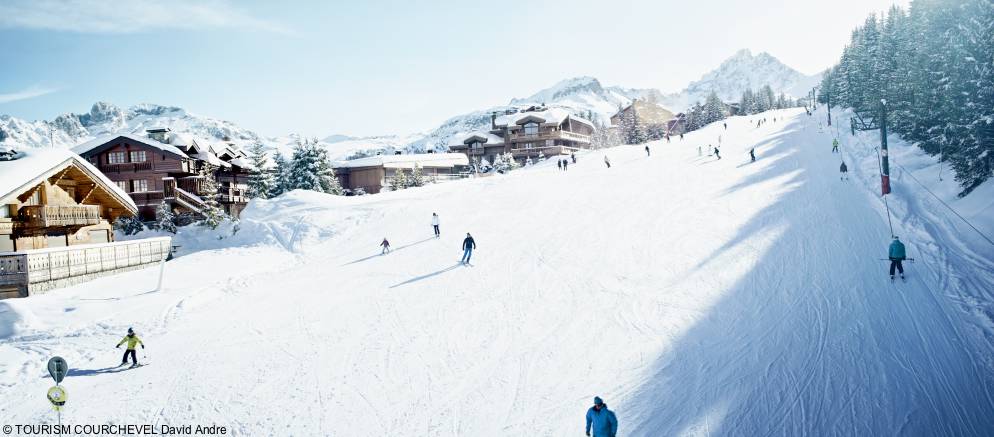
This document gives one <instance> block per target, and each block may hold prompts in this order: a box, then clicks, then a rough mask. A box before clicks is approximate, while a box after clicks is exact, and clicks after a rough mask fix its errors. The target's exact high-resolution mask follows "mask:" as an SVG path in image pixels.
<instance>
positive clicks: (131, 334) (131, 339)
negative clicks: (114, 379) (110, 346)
mask: <svg viewBox="0 0 994 437" xmlns="http://www.w3.org/2000/svg"><path fill="white" fill-rule="evenodd" d="M125 342H127V343H128V348H127V350H125V351H124V357H123V358H121V365H122V366H123V365H125V364H128V355H131V367H138V356H137V354H135V346H138V345H141V347H142V349H145V343H142V341H141V339H140V338H138V336H137V335H135V330H134V329H133V328H128V335H125V336H124V338H122V339H121V341H120V342H119V343H117V346H115V347H116V348H120V347H121V345H122V344H124V343H125Z"/></svg>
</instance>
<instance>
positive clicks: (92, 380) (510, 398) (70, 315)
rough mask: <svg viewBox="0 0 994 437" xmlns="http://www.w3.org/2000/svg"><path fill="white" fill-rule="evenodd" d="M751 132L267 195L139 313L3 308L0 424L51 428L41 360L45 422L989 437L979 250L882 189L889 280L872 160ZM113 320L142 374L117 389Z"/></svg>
mask: <svg viewBox="0 0 994 437" xmlns="http://www.w3.org/2000/svg"><path fill="white" fill-rule="evenodd" d="M763 116H765V117H767V118H769V119H770V121H769V122H768V123H766V124H765V125H764V126H763V127H761V128H755V122H754V121H755V119H756V118H757V116H752V117H738V118H733V119H731V120H729V121H728V125H729V128H728V130H727V131H725V130H723V129H722V127H721V123H718V124H717V125H712V126H709V127H707V128H705V129H702V130H700V131H697V132H693V133H690V134H688V135H686V138H685V139H684V140H683V141H680V140H678V139H674V140H673V142H672V143H666V142H665V141H664V142H656V143H652V144H651V145H650V149H651V151H652V156H651V157H646V155H645V152H644V150H643V148H642V146H622V147H616V148H613V149H608V150H603V151H596V152H590V153H586V154H583V155H580V156H578V159H579V162H578V163H577V164H576V165H570V166H569V171H567V172H562V171H559V170H557V169H556V167H555V165H554V164H551V161H548V162H545V163H542V164H539V165H536V166H532V167H528V168H525V169H521V170H516V171H513V172H511V173H509V174H507V175H498V176H494V177H488V178H480V179H474V180H467V181H462V182H458V183H449V184H441V185H433V186H428V187H423V188H418V189H409V190H404V191H399V192H391V193H385V194H378V195H372V196H360V197H351V198H343V197H334V196H326V195H322V194H318V193H312V192H300V191H297V192H292V193H290V194H288V195H285V196H283V197H280V198H278V199H275V200H269V201H261V202H253V204H252V205H250V206H249V208H248V209H247V210H246V211H245V215H244V217H243V220H242V224H241V230H240V231H239V232H238V233H237V234H236V235H235V236H233V237H229V238H226V239H224V240H219V241H217V242H216V244H217V246H215V247H217V248H216V249H210V250H202V251H199V252H195V253H191V254H187V255H184V256H182V257H180V258H177V259H176V260H174V261H171V262H169V263H167V264H166V278H165V287H164V289H163V291H161V292H151V290H152V289H153V288H154V286H155V281H156V279H157V278H156V274H157V270H156V269H155V268H150V269H147V270H144V271H138V272H130V273H126V274H122V275H118V276H114V277H106V278H101V279H98V280H96V281H93V282H89V283H86V284H82V285H78V286H75V287H71V288H67V289H63V290H59V291H56V292H53V293H50V294H46V295H41V296H36V297H31V298H27V299H16V300H6V301H2V302H0V336H5V338H3V339H0V387H2V389H0V390H2V392H3V396H0V417H3V418H5V420H6V421H7V422H8V423H41V422H47V423H52V422H54V413H52V411H51V409H50V407H49V406H48V404H47V402H46V400H45V398H44V392H45V390H46V389H47V388H48V387H49V386H50V385H51V381H50V380H48V379H47V376H46V371H45V369H44V365H45V362H46V360H47V359H48V358H49V357H50V356H52V355H61V356H63V357H64V358H66V359H67V360H68V362H69V364H70V366H71V367H72V370H71V372H70V374H69V377H68V378H67V379H66V381H65V382H64V386H65V387H66V388H67V391H68V393H69V399H70V400H69V405H68V408H67V409H66V411H65V412H64V413H63V416H62V421H63V423H81V424H82V423H115V424H144V423H152V424H156V425H162V424H168V425H173V426H177V425H187V424H211V423H215V424H220V425H225V426H227V427H228V428H229V429H231V430H233V433H234V434H235V435H343V436H344V435H347V436H385V435H391V436H394V435H405V436H406V435H410V436H414V435H418V436H421V435H438V436H457V435H458V436H496V435H543V436H544V435H550V436H563V435H582V434H581V433H582V432H583V415H584V413H585V411H586V409H587V408H588V407H589V406H590V403H591V399H592V397H593V396H594V395H599V396H601V397H603V398H604V399H605V400H606V402H607V403H608V404H609V406H610V407H611V408H612V409H613V410H614V411H615V412H616V413H617V415H618V418H619V421H620V430H619V435H624V436H630V435H631V436H664V435H711V434H713V435H749V436H756V435H868V436H869V435H874V436H875V435H978V436H979V435H990V434H991V430H992V429H994V401H992V396H991V386H992V365H994V364H992V363H994V360H992V358H994V352H992V351H994V348H992V344H991V339H992V338H994V336H992V335H991V334H992V333H994V322H992V319H991V314H994V310H992V307H991V296H990V292H991V290H994V265H992V263H991V259H994V249H992V247H991V246H990V245H987V243H986V242H983V241H979V240H978V239H977V238H976V237H975V236H974V235H970V234H969V233H966V232H965V231H963V230H962V229H961V228H960V226H959V225H955V224H954V223H953V222H952V221H949V220H948V219H947V218H946V213H944V212H942V210H941V209H938V207H935V206H934V205H933V204H931V203H927V202H924V201H922V202H917V201H911V200H908V199H910V198H917V197H920V193H921V190H920V189H915V188H913V186H912V185H911V184H908V183H907V182H906V181H904V180H903V179H902V177H900V176H899V177H896V178H895V179H898V180H899V182H895V194H894V195H893V196H890V199H889V202H890V205H891V206H892V207H895V209H896V211H895V213H896V215H895V217H894V220H893V221H894V225H895V232H896V233H897V234H898V235H900V236H901V237H902V239H904V240H905V242H906V244H907V245H908V252H909V256H912V257H915V258H916V259H917V262H916V263H914V264H911V263H908V264H907V271H908V273H909V278H908V282H907V283H901V282H898V283H897V284H891V282H890V280H889V279H888V278H887V277H886V273H885V269H886V267H887V266H886V263H885V262H884V261H879V259H880V258H884V257H885V256H886V249H887V244H888V243H889V239H890V232H889V230H888V227H887V218H886V215H885V213H884V212H883V211H884V210H883V203H882V202H881V200H880V198H879V196H877V195H876V194H875V191H876V189H877V186H876V183H877V179H876V174H875V173H873V171H872V170H873V169H875V168H876V167H875V165H876V164H875V155H872V156H870V155H868V154H867V152H866V151H865V150H859V149H857V146H858V145H859V144H858V141H857V139H856V138H850V137H848V136H847V135H843V136H842V142H843V153H844V156H846V157H847V159H848V160H849V162H850V169H851V173H852V180H851V181H849V182H848V183H845V182H842V181H840V180H839V175H838V164H839V162H838V155H833V154H831V152H830V149H831V138H832V136H831V135H830V133H833V132H834V131H829V130H827V129H825V128H820V127H819V120H823V119H824V114H823V113H821V112H819V113H817V114H816V115H815V116H814V117H808V116H806V115H805V114H804V112H803V111H797V110H792V111H782V112H771V113H768V114H764V115H763ZM774 116H776V117H777V118H778V121H777V122H775V123H774V122H773V121H772V117H774ZM718 135H721V136H722V138H723V147H722V156H723V157H724V159H722V160H720V161H718V160H715V159H714V158H712V157H709V156H706V153H707V144H709V143H711V144H717V137H718ZM859 139H860V140H862V141H869V140H870V139H872V136H870V134H864V135H861V136H860V137H859ZM892 144H893V145H894V146H893V147H894V149H895V152H894V153H895V155H896V156H897V158H895V159H896V160H898V161H904V159H903V158H901V157H902V156H907V157H908V159H907V161H910V160H911V157H914V156H918V155H915V154H914V152H907V154H906V155H902V154H901V153H902V152H899V151H897V149H900V148H901V147H906V146H903V145H902V144H901V143H900V142H898V141H893V142H892ZM698 146H703V149H704V154H705V156H700V157H699V156H698V152H697V150H698ZM752 147H756V154H757V156H758V158H759V160H758V161H757V162H755V163H749V162H748V155H747V152H748V150H749V149H750V148H752ZM864 147H865V146H864ZM604 154H607V155H609V156H610V157H611V162H612V168H610V169H607V168H605V166H604V164H603V156H602V155H604ZM917 159H919V160H922V161H924V160H925V158H922V157H920V156H919V157H918V158H917ZM909 164H910V162H909ZM923 168H924V167H923ZM989 188H990V184H988V185H987V186H985V187H981V189H989ZM988 193H989V192H988ZM968 199H969V198H968ZM954 203H955V202H954ZM901 205H904V206H903V207H902V206H901ZM954 206H958V205H954ZM432 212H437V213H438V214H439V216H440V218H441V230H442V237H441V238H440V239H434V238H432V232H431V227H430V219H431V213H432ZM974 218H976V219H980V220H986V221H987V222H990V221H991V217H990V214H989V213H988V214H980V215H979V216H976V217H974ZM466 232H472V233H473V235H474V237H475V238H476V241H477V243H478V250H477V251H476V252H475V253H474V255H473V261H472V263H473V266H472V267H463V266H460V265H458V263H457V261H458V259H459V256H460V255H461V251H460V242H461V240H462V238H463V236H464V235H465V233H466ZM384 237H387V238H389V239H390V241H391V242H392V244H393V248H394V251H393V252H392V253H390V254H388V255H385V256H380V255H379V248H378V247H377V244H379V242H380V241H381V239H382V238H384ZM128 326H134V327H135V328H136V329H137V331H138V332H139V334H140V335H141V336H142V338H143V340H144V341H145V342H146V344H147V345H148V349H147V350H146V351H145V352H139V356H140V357H145V358H144V359H145V360H147V361H148V362H150V363H151V365H150V366H148V367H143V368H140V369H136V370H126V371H119V370H118V369H115V368H114V366H116V365H117V364H118V362H119V359H120V353H121V351H120V350H115V349H113V345H114V344H116V343H117V342H118V341H119V340H120V337H121V336H122V335H123V334H124V332H125V330H126V329H127V327H128ZM146 354H147V355H146Z"/></svg>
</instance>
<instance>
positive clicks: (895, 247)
mask: <svg viewBox="0 0 994 437" xmlns="http://www.w3.org/2000/svg"><path fill="white" fill-rule="evenodd" d="M888 257H889V258H890V280H891V281H893V280H894V269H897V271H898V272H900V273H901V279H904V266H902V265H901V261H904V259H905V252H904V243H902V242H901V240H900V239H898V238H897V236H896V235H895V236H894V241H892V242H891V243H890V250H889V251H888Z"/></svg>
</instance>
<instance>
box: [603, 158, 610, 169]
mask: <svg viewBox="0 0 994 437" xmlns="http://www.w3.org/2000/svg"><path fill="white" fill-rule="evenodd" d="M604 164H605V165H607V168H611V160H610V159H608V158H607V155H604Z"/></svg>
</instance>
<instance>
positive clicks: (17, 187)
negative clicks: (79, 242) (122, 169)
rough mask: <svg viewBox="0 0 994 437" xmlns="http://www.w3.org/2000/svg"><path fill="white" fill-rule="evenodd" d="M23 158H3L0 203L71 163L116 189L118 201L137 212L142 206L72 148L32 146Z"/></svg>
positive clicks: (0, 166)
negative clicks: (8, 159)
mask: <svg viewBox="0 0 994 437" xmlns="http://www.w3.org/2000/svg"><path fill="white" fill-rule="evenodd" d="M18 156H19V158H18V159H14V160H12V161H0V175H3V177H0V204H3V203H7V201H8V200H9V199H10V197H12V196H17V195H19V194H21V193H23V192H24V191H25V190H27V189H28V188H29V187H31V186H34V185H37V184H39V183H41V181H43V180H45V179H47V178H49V177H52V175H54V174H56V173H58V172H59V171H61V170H62V169H64V168H65V167H66V166H68V165H69V164H74V165H75V166H76V167H77V168H79V169H80V170H82V171H83V172H85V173H87V175H88V176H89V177H90V178H91V179H93V180H94V181H99V182H100V183H101V184H102V185H103V188H105V189H107V190H109V191H111V192H112V194H113V195H114V196H115V197H117V198H118V199H117V200H118V201H119V202H121V203H122V204H124V205H125V206H127V207H129V208H131V209H132V210H133V211H132V212H137V211H138V207H136V206H135V202H134V201H132V200H131V196H129V195H128V193H125V192H124V190H122V189H121V188H120V187H118V186H117V184H115V183H114V182H113V181H111V180H110V179H108V178H107V176H104V174H103V173H101V172H100V170H97V168H96V167H94V166H93V165H92V164H90V163H89V162H87V161H86V160H85V159H83V158H81V157H80V156H79V155H77V154H75V153H73V152H71V151H69V150H68V149H28V150H26V151H24V152H20V153H18Z"/></svg>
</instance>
